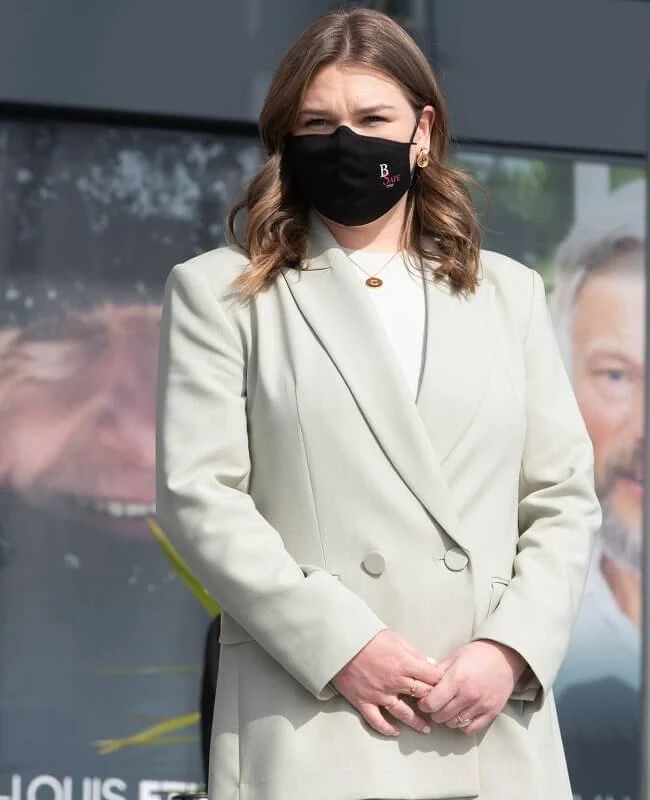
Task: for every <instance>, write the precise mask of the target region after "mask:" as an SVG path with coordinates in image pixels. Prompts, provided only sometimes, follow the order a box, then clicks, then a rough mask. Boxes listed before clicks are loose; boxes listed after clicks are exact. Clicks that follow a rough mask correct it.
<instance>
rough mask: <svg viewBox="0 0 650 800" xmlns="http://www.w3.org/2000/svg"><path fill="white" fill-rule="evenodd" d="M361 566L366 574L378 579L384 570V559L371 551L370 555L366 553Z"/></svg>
mask: <svg viewBox="0 0 650 800" xmlns="http://www.w3.org/2000/svg"><path fill="white" fill-rule="evenodd" d="M361 566H362V567H363V568H364V569H365V571H366V572H367V573H368V574H370V575H373V576H374V577H375V578H378V577H379V576H380V575H381V573H382V572H383V571H384V570H385V569H386V559H385V558H384V557H383V556H382V554H381V553H377V552H376V551H373V552H372V553H368V555H367V556H366V557H365V558H364V559H363V561H362V562H361Z"/></svg>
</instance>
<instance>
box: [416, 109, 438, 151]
mask: <svg viewBox="0 0 650 800" xmlns="http://www.w3.org/2000/svg"><path fill="white" fill-rule="evenodd" d="M435 119H436V110H435V108H434V107H433V106H425V107H424V108H423V109H422V113H421V114H420V122H419V124H418V128H417V131H416V132H415V142H416V143H417V144H418V145H420V147H426V148H427V150H428V149H429V143H430V142H431V134H432V133H433V123H434V122H435Z"/></svg>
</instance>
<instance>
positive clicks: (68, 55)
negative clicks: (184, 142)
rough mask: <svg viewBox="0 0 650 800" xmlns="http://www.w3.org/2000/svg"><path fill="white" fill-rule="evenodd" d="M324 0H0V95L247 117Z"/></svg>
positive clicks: (12, 98)
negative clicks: (285, 51)
mask: <svg viewBox="0 0 650 800" xmlns="http://www.w3.org/2000/svg"><path fill="white" fill-rule="evenodd" d="M328 7H329V2H328V0H320V2H319V0H308V2H305V1H304V0H302V1H301V0H109V1H108V2H107V0H56V2H53V0H2V2H0V102H2V101H8V102H29V103H45V104H54V105H65V106H73V107H84V108H100V109H118V110H126V111H135V112H144V113H157V114H173V115H181V116H190V117H206V118H215V119H229V120H254V119H255V118H256V116H257V113H258V109H259V106H260V103H261V100H262V98H263V96H264V93H265V91H266V87H267V82H268V79H269V77H270V75H271V74H272V71H273V69H274V67H275V64H276V63H277V61H278V59H279V58H280V56H281V54H282V51H283V50H284V48H285V47H286V46H287V45H288V43H289V42H290V41H291V40H292V39H293V38H294V37H295V36H296V35H297V34H298V33H299V32H300V31H301V30H302V29H303V28H304V27H305V25H306V24H307V23H308V22H309V21H311V19H313V18H314V17H315V16H317V15H318V14H319V13H320V12H322V11H324V10H326V9H327V8H328Z"/></svg>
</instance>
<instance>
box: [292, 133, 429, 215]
mask: <svg viewBox="0 0 650 800" xmlns="http://www.w3.org/2000/svg"><path fill="white" fill-rule="evenodd" d="M416 128H417V124H416ZM413 133H415V129H414V131H413ZM411 138H412V137H411ZM413 144H414V142H394V141H392V140H391V139H379V138H375V137H373V136H361V135H360V134H358V133H355V132H354V131H352V130H351V129H350V128H348V127H346V126H343V125H342V126H341V127H340V128H337V129H336V130H335V131H334V133H330V134H322V133H316V134H306V135H301V136H289V137H288V139H287V142H286V145H285V149H284V153H283V160H282V164H283V169H284V170H285V173H286V175H287V177H288V179H289V181H290V183H291V185H292V186H293V187H294V188H295V189H296V190H297V191H298V192H299V194H300V195H301V197H302V199H303V200H304V201H305V202H307V203H308V205H310V206H312V207H313V208H315V209H316V211H318V212H319V213H320V214H322V215H323V216H324V217H326V218H327V219H331V220H332V222H337V223H339V224H340V225H366V224H367V223H369V222H372V221H373V220H376V219H378V218H379V217H381V216H382V215H383V214H385V213H386V212H387V211H390V209H391V208H392V207H393V206H394V205H395V204H396V203H397V202H398V200H399V199H400V198H401V197H403V196H404V195H405V194H406V192H407V191H408V190H409V187H410V186H411V182H412V177H413V176H412V171H411V161H410V158H409V155H410V152H411V146H412V145H413Z"/></svg>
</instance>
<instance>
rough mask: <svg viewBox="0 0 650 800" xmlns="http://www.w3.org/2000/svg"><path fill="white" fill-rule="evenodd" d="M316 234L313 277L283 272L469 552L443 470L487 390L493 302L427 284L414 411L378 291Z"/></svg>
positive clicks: (373, 423) (308, 272) (383, 434)
mask: <svg viewBox="0 0 650 800" xmlns="http://www.w3.org/2000/svg"><path fill="white" fill-rule="evenodd" d="M311 230H312V236H311V242H310V244H311V255H310V259H309V261H308V263H307V264H306V268H305V269H304V270H293V269H285V270H283V271H282V275H283V277H284V280H285V281H286V283H287V285H288V288H289V290H290V291H291V294H292V296H293V298H294V300H295V302H296V304H297V306H298V307H299V309H300V311H301V313H302V315H303V317H304V318H305V320H306V322H307V323H308V325H309V326H310V327H311V329H312V330H313V332H314V334H315V335H316V336H317V337H318V339H319V340H320V342H321V344H322V345H323V347H324V348H325V349H326V350H327V352H328V354H329V356H330V358H331V359H332V361H333V362H334V364H335V366H336V367H337V369H338V371H339V373H340V374H341V376H342V378H343V379H344V381H345V382H346V384H347V386H348V388H349V390H350V392H351V393H352V394H353V396H354V398H355V400H356V402H357V404H358V406H359V409H360V410H361V413H362V414H363V416H364V418H365V420H366V422H367V424H368V425H369V426H370V428H371V430H372V431H373V433H374V435H375V437H376V438H377V440H378V442H379V443H380V444H381V446H382V448H383V450H384V452H385V453H386V455H387V457H388V458H389V459H390V461H391V463H392V464H393V466H394V468H395V470H396V471H397V472H398V473H399V475H400V476H401V478H402V479H403V480H404V482H405V483H406V484H407V486H408V487H409V488H410V489H411V491H412V492H413V494H414V495H415V496H416V497H417V498H418V500H419V501H420V502H421V503H422V505H423V506H424V508H425V509H426V510H427V511H428V512H429V514H430V515H431V516H432V517H433V518H434V519H435V520H436V521H437V523H438V524H439V525H440V527H441V528H443V529H444V531H445V532H446V533H447V534H448V536H450V537H451V538H452V539H453V540H454V541H456V542H457V543H458V544H459V545H461V546H462V547H464V548H465V549H469V548H468V544H469V537H468V536H467V535H466V534H465V533H464V531H463V529H462V526H461V523H460V520H459V517H458V512H457V508H456V505H455V503H454V500H453V498H452V494H451V491H450V489H449V486H448V484H447V480H446V478H445V474H444V472H443V466H442V465H443V461H444V460H445V459H446V458H447V456H448V455H449V453H450V452H451V450H452V449H453V447H454V445H455V444H456V443H457V442H458V441H459V439H460V438H461V436H462V434H463V432H464V430H465V428H466V427H467V426H468V424H469V422H470V420H471V417H472V416H473V412H474V411H475V409H476V408H477V407H478V404H479V403H480V400H481V397H482V394H483V389H484V386H485V384H486V379H487V373H488V371H489V363H490V361H489V355H490V350H491V341H490V337H489V336H488V335H486V334H487V331H488V329H489V326H488V325H487V318H488V313H489V310H490V307H491V298H492V293H491V292H490V291H485V289H483V290H479V292H478V293H477V294H476V295H474V296H472V297H471V298H464V297H462V296H460V295H457V294H455V293H453V292H452V291H451V290H450V289H448V288H447V287H446V286H445V285H444V284H442V283H440V282H434V281H433V280H432V279H431V278H427V280H426V281H425V287H426V289H425V293H426V309H427V324H426V339H425V345H424V364H423V370H422V375H421V381H420V390H419V392H418V396H417V399H416V401H415V402H414V399H413V397H412V395H411V394H410V392H409V390H408V386H407V384H406V381H405V380H404V377H403V372H402V368H401V365H400V364H399V363H398V361H397V357H396V355H395V353H394V350H393V347H392V344H391V342H390V341H389V340H388V337H387V334H386V332H385V329H384V327H383V325H382V323H381V320H380V319H379V318H378V316H377V314H376V312H375V309H374V308H373V307H372V304H371V301H370V298H369V297H368V296H367V293H368V291H369V290H368V289H366V287H365V286H363V284H362V283H361V282H360V281H359V279H358V276H357V275H356V272H355V268H354V265H353V264H352V262H351V261H350V260H349V259H348V258H347V256H346V255H345V253H344V251H343V250H342V249H341V248H340V247H339V245H338V244H337V242H336V240H335V239H334V237H333V236H332V235H331V234H330V232H329V231H328V230H327V228H325V226H324V225H323V224H322V223H320V222H318V221H315V220H312V228H311ZM458 393H461V394H462V398H463V402H462V404H461V405H462V410H461V411H460V412H457V410H456V409H457V406H458V405H459V404H458V403H457V395H458Z"/></svg>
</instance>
